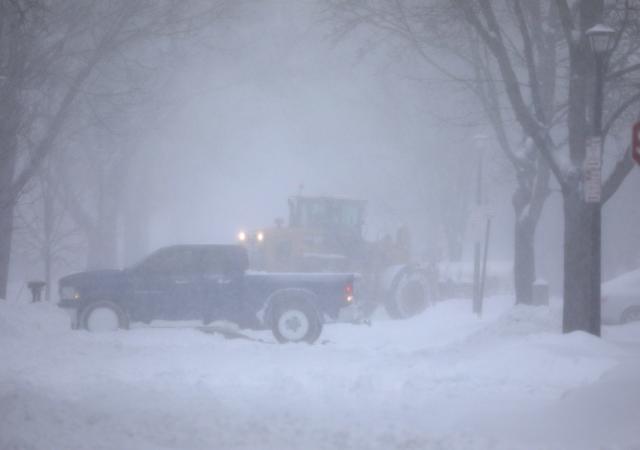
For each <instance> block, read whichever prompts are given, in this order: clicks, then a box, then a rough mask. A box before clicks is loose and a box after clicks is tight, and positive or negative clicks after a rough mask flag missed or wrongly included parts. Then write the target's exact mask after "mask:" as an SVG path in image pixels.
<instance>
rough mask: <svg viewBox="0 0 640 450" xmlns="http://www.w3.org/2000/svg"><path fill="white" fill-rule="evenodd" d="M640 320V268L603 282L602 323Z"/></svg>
mask: <svg viewBox="0 0 640 450" xmlns="http://www.w3.org/2000/svg"><path fill="white" fill-rule="evenodd" d="M635 321H640V269H637V270H634V271H632V272H627V273H625V274H623V275H620V276H619V277H616V278H614V279H613V280H610V281H607V282H606V283H603V284H602V323H604V324H619V323H629V322H635Z"/></svg>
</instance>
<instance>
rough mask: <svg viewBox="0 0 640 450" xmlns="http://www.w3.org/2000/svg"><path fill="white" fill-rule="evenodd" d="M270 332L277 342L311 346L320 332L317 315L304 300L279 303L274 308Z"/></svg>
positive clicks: (320, 323)
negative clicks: (304, 343)
mask: <svg viewBox="0 0 640 450" xmlns="http://www.w3.org/2000/svg"><path fill="white" fill-rule="evenodd" d="M271 331H272V332H273V336H274V337H275V338H276V340H277V341H278V342H281V343H284V342H307V343H309V344H313V343H314V342H315V341H316V340H317V339H318V338H319V337H320V333H321V332H322V322H321V321H320V318H319V317H318V313H317V312H316V310H315V309H314V308H313V306H311V305H310V304H309V303H308V302H306V301H304V300H289V301H283V302H279V303H278V304H276V305H275V306H274V310H273V320H272V321H271Z"/></svg>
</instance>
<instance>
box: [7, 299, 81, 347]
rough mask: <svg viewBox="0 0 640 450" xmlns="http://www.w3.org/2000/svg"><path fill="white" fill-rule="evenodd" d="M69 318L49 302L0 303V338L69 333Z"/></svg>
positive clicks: (10, 301) (9, 301)
mask: <svg viewBox="0 0 640 450" xmlns="http://www.w3.org/2000/svg"><path fill="white" fill-rule="evenodd" d="M69 328H70V321H69V316H68V315H67V313H65V312H64V311H63V310H61V309H60V308H58V307H57V306H56V305H54V304H52V303H49V302H39V303H27V302H23V301H13V300H2V301H0V338H26V337H28V336H30V335H34V334H45V335H46V334H59V333H65V332H67V331H69Z"/></svg>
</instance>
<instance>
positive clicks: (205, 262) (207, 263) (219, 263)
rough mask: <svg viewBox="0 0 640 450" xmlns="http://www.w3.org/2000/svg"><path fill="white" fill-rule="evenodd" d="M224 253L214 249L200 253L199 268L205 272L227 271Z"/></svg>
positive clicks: (221, 272)
mask: <svg viewBox="0 0 640 450" xmlns="http://www.w3.org/2000/svg"><path fill="white" fill-rule="evenodd" d="M226 266H227V264H226V261H225V258H224V255H223V254H222V253H220V252H216V251H205V252H203V254H202V260H201V262H200V269H201V270H202V272H203V273H205V274H215V275H219V274H224V273H226V272H227V268H226Z"/></svg>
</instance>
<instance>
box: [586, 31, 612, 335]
mask: <svg viewBox="0 0 640 450" xmlns="http://www.w3.org/2000/svg"><path fill="white" fill-rule="evenodd" d="M615 34H616V33H615V31H614V30H613V29H612V28H609V27H607V26H606V25H602V24H597V25H595V26H593V27H592V28H590V29H589V30H587V31H586V35H587V38H588V39H589V45H590V47H591V51H592V52H593V55H594V59H595V96H594V104H593V116H592V127H593V128H592V132H591V139H589V141H588V144H587V149H586V155H585V161H584V167H583V175H584V192H585V202H586V203H587V206H588V208H589V209H590V216H591V246H592V247H591V274H590V275H591V276H590V280H589V283H590V285H591V286H590V287H591V289H590V290H589V291H590V292H591V296H590V299H589V302H590V303H591V308H590V310H591V312H592V314H591V317H590V320H591V324H590V329H591V331H592V332H593V333H594V334H596V335H598V336H599V335H600V308H601V305H600V301H601V300H600V284H601V283H602V274H601V253H602V239H601V234H602V233H601V232H602V230H601V225H602V199H601V197H602V195H601V194H602V192H601V191H602V177H601V168H602V103H603V91H604V89H603V88H604V74H605V69H606V65H607V61H608V57H609V54H610V53H611V51H612V50H613V46H614V44H615Z"/></svg>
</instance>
